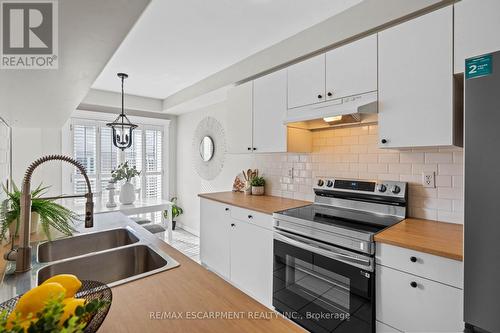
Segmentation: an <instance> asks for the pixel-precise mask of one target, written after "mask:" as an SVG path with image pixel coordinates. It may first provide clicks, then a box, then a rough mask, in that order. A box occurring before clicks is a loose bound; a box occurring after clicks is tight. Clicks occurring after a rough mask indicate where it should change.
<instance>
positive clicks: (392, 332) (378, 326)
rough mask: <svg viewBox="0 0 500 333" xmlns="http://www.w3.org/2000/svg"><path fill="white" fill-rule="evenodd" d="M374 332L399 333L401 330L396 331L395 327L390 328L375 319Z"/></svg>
mask: <svg viewBox="0 0 500 333" xmlns="http://www.w3.org/2000/svg"><path fill="white" fill-rule="evenodd" d="M375 332H376V333H400V332H401V331H398V330H397V329H395V328H392V327H390V326H389V325H386V324H384V323H381V322H380V321H378V320H377V321H376V322H375Z"/></svg>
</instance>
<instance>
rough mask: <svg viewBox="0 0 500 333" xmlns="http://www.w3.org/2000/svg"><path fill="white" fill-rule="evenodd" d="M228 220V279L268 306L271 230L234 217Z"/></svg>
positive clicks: (270, 298)
mask: <svg viewBox="0 0 500 333" xmlns="http://www.w3.org/2000/svg"><path fill="white" fill-rule="evenodd" d="M232 223H233V226H232V228H231V282H232V283H234V284H235V285H236V286H237V287H238V288H240V289H241V290H243V291H244V292H246V293H248V294H249V295H250V296H252V297H254V298H255V299H257V300H258V301H259V302H261V303H262V304H264V305H266V306H268V307H271V305H272V277H273V269H272V267H273V262H272V260H273V257H272V256H273V232H272V231H271V230H267V229H264V228H261V227H258V226H255V225H253V224H250V223H247V222H241V221H238V220H233V222H232Z"/></svg>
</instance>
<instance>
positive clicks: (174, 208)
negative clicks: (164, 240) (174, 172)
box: [163, 197, 184, 230]
mask: <svg viewBox="0 0 500 333" xmlns="http://www.w3.org/2000/svg"><path fill="white" fill-rule="evenodd" d="M170 201H171V202H172V230H175V225H176V221H175V218H176V217H178V216H180V215H182V214H184V209H182V208H181V207H180V206H178V205H177V197H173V198H172V199H170ZM163 216H164V217H165V219H168V212H167V211H164V212H163Z"/></svg>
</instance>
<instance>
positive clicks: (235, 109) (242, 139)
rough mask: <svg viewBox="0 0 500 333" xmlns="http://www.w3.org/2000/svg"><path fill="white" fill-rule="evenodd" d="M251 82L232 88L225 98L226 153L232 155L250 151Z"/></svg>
mask: <svg viewBox="0 0 500 333" xmlns="http://www.w3.org/2000/svg"><path fill="white" fill-rule="evenodd" d="M252 94H253V82H252V81H250V82H246V83H244V84H241V85H239V86H236V87H234V88H232V89H231V90H230V91H229V92H228V97H227V104H226V105H227V110H226V112H227V116H226V133H227V141H226V142H227V151H228V152H229V153H233V154H241V153H248V152H251V151H252V109H253V105H252V103H253V96H252Z"/></svg>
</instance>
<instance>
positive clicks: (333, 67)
mask: <svg viewBox="0 0 500 333" xmlns="http://www.w3.org/2000/svg"><path fill="white" fill-rule="evenodd" d="M325 61H326V99H327V100H329V99H337V98H342V97H346V96H352V95H356V94H362V93H367V92H370V91H375V90H377V35H376V34H375V35H371V36H368V37H365V38H363V39H360V40H357V41H355V42H353V43H350V44H347V45H344V46H341V47H339V48H336V49H334V50H332V51H329V52H327V53H326V60H325Z"/></svg>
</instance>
